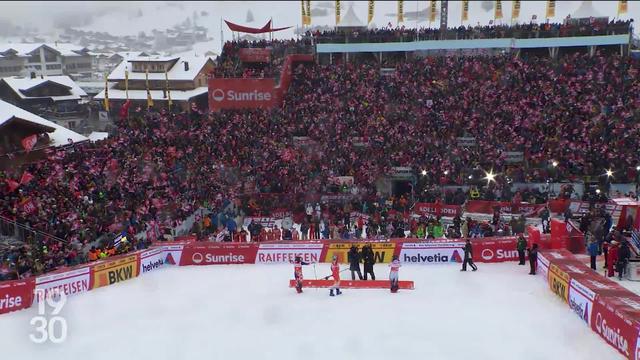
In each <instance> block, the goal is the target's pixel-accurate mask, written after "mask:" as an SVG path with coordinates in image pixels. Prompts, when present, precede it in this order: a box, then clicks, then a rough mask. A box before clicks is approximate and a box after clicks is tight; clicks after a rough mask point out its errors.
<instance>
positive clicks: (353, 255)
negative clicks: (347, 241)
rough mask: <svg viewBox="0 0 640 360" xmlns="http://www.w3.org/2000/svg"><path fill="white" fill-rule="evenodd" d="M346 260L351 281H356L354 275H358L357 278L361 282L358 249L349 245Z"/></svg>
mask: <svg viewBox="0 0 640 360" xmlns="http://www.w3.org/2000/svg"><path fill="white" fill-rule="evenodd" d="M347 258H348V259H349V270H351V280H355V279H356V274H355V273H358V278H359V279H360V280H362V273H361V272H360V252H358V248H357V247H356V246H355V245H351V249H350V250H349V253H348V254H347Z"/></svg>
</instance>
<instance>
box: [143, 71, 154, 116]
mask: <svg viewBox="0 0 640 360" xmlns="http://www.w3.org/2000/svg"><path fill="white" fill-rule="evenodd" d="M144 76H145V80H146V84H147V109H148V108H150V107H153V98H152V97H151V90H149V69H147V70H145V72H144Z"/></svg>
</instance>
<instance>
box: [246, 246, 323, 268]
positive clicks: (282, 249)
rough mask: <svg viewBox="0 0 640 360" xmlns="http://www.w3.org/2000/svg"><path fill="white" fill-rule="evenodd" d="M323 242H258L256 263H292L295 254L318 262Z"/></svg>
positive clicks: (309, 260) (305, 260)
mask: <svg viewBox="0 0 640 360" xmlns="http://www.w3.org/2000/svg"><path fill="white" fill-rule="evenodd" d="M323 248H324V245H323V244H299V243H296V244H260V247H259V249H258V254H257V257H256V263H262V264H264V263H292V262H294V261H295V257H296V256H300V257H301V258H302V261H304V262H307V263H312V262H320V256H321V254H322V249H323Z"/></svg>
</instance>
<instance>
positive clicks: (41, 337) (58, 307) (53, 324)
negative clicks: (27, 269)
mask: <svg viewBox="0 0 640 360" xmlns="http://www.w3.org/2000/svg"><path fill="white" fill-rule="evenodd" d="M36 299H38V300H39V301H38V316H34V317H33V318H31V321H30V324H31V325H32V326H34V327H35V333H31V334H29V339H30V340H31V341H33V342H34V343H36V344H43V343H45V342H47V341H51V342H52V343H54V344H60V343H62V342H64V341H65V340H66V339H67V330H68V327H67V320H66V319H65V318H64V317H62V316H58V315H59V314H60V311H62V308H63V307H64V305H65V304H66V303H67V295H66V294H65V293H64V292H62V291H59V290H58V289H54V290H52V291H49V292H45V291H44V290H43V289H37V290H36ZM46 305H48V306H49V307H50V308H51V313H50V314H49V315H50V316H51V317H50V318H47V317H46V316H45V315H46V307H47V306H46Z"/></svg>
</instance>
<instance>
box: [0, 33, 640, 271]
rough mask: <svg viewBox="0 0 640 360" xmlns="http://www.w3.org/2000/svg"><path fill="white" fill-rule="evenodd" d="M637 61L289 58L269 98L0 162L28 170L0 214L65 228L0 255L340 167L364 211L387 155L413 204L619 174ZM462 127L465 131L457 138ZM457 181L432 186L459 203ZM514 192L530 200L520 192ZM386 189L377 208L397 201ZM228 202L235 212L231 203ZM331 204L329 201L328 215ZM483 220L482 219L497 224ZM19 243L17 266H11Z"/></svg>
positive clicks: (292, 186) (630, 173) (373, 199)
mask: <svg viewBox="0 0 640 360" xmlns="http://www.w3.org/2000/svg"><path fill="white" fill-rule="evenodd" d="M229 46H236V45H233V44H231V45H229ZM283 46H284V47H285V48H286V43H285V45H283ZM223 63H224V60H223ZM638 68H639V64H638V61H635V60H632V59H630V58H626V57H620V56H617V55H606V56H605V55H604V54H601V53H597V54H596V55H595V56H593V57H590V56H588V55H585V54H579V53H575V54H570V55H566V56H564V57H561V58H560V59H559V60H557V61H554V60H552V59H547V58H538V57H530V58H518V57H514V56H511V55H502V56H494V57H430V58H417V59H409V60H406V61H402V62H400V63H398V64H396V66H395V68H394V71H392V72H386V73H381V71H380V69H379V68H377V67H375V66H372V65H368V64H351V63H349V64H344V65H327V66H322V65H317V64H312V65H306V66H302V65H301V66H298V67H297V68H296V69H295V70H294V77H293V81H292V84H291V87H290V89H289V92H288V94H287V95H286V97H285V100H284V104H283V106H282V107H281V108H276V109H271V110H269V109H256V110H233V111H221V112H212V113H202V112H200V111H197V110H195V111H192V112H190V113H180V114H174V113H168V112H166V111H165V110H161V111H159V112H156V111H151V112H143V111H141V110H140V109H137V110H136V111H132V113H131V116H130V118H129V120H121V121H120V122H119V123H118V124H117V125H118V129H117V134H115V135H114V136H112V137H110V138H109V139H107V140H104V141H99V142H96V143H86V144H77V145H75V146H73V147H69V148H68V149H67V150H59V151H54V152H52V153H50V154H49V155H48V157H47V158H46V159H43V160H41V161H38V162H36V163H33V164H30V165H27V166H26V167H24V168H20V169H16V170H15V171H14V172H8V173H0V181H1V182H3V183H5V182H6V180H8V179H19V178H20V176H21V175H24V172H27V173H29V174H31V175H33V176H34V178H33V179H31V180H30V181H28V182H27V183H25V184H22V185H20V187H19V188H18V189H12V188H11V187H10V186H6V187H3V188H2V189H0V215H2V216H3V217H5V218H9V219H11V220H16V221H18V222H19V223H21V224H26V226H28V227H30V228H33V229H36V230H39V231H42V232H44V233H48V234H52V235H54V236H56V237H59V238H62V239H64V240H65V243H60V242H59V241H57V240H55V241H47V240H46V239H45V240H42V241H38V243H37V244H35V245H29V246H31V247H30V248H21V249H13V251H11V252H10V255H7V256H5V258H8V257H10V260H11V261H10V264H13V265H11V266H13V267H14V268H21V270H19V272H20V274H21V275H23V274H24V273H25V271H26V272H27V273H39V272H41V271H47V270H51V269H53V268H55V267H56V266H60V265H61V264H70V263H74V261H77V259H78V255H79V254H78V253H79V252H82V249H84V248H86V247H87V246H89V245H90V243H91V242H93V241H94V240H95V239H99V238H105V237H106V238H110V237H111V238H112V236H113V235H114V234H117V233H119V232H121V231H126V232H127V233H128V234H137V233H140V232H142V231H146V232H147V233H148V234H149V235H150V236H149V239H150V240H153V239H155V238H157V237H158V236H161V234H162V233H163V229H165V228H169V227H172V226H175V225H176V224H177V223H178V222H179V221H181V220H184V219H185V218H186V217H188V216H189V215H191V214H192V213H194V211H195V210H197V209H199V208H201V207H204V208H208V209H212V210H213V211H214V212H219V211H220V210H221V209H226V208H227V207H228V205H229V203H230V202H234V200H237V201H238V202H240V195H241V194H243V193H248V194H256V193H281V194H326V193H330V192H331V191H336V190H337V189H336V187H335V183H334V181H333V179H335V178H336V177H341V176H347V177H353V179H354V186H351V187H349V189H348V191H349V192H348V193H346V194H340V196H345V197H348V198H355V199H357V200H356V201H359V203H358V204H359V205H357V206H362V207H364V206H365V205H363V204H366V206H367V207H369V208H372V207H375V206H376V205H375V204H380V203H381V202H386V201H385V200H384V199H381V198H380V196H379V194H378V193H377V191H376V190H377V186H376V182H377V181H378V180H379V178H380V177H381V176H382V175H384V174H390V173H392V172H393V171H394V170H393V169H394V167H405V168H409V169H411V170H412V172H413V173H414V174H417V175H418V177H419V178H420V181H419V183H418V187H417V188H416V189H414V190H415V193H416V195H417V199H418V200H427V199H426V197H427V196H431V195H433V194H431V190H430V189H432V188H433V186H434V185H447V184H451V185H458V186H462V185H466V184H467V183H469V182H474V181H475V182H476V184H474V185H478V184H477V182H478V180H480V183H482V182H485V181H484V180H482V179H481V178H480V176H479V174H481V172H482V171H483V170H487V169H492V170H493V171H494V172H495V173H497V174H499V175H498V176H497V177H496V182H495V185H492V186H493V187H485V188H483V187H482V186H479V188H480V189H481V190H482V193H483V194H485V196H492V195H490V194H493V196H496V194H497V195H499V198H500V199H502V198H503V196H504V197H505V198H506V197H508V196H509V195H510V194H508V191H509V190H507V189H506V187H507V186H506V185H505V184H509V183H510V182H545V181H547V180H553V181H558V180H577V179H579V178H580V177H582V176H584V175H594V176H597V175H601V174H602V173H604V171H605V170H606V169H613V170H614V174H615V175H614V176H615V177H616V180H618V181H634V180H635V179H636V177H637V173H636V170H635V169H636V166H637V165H638V164H639V163H640V159H639V157H638V153H637V149H638V148H639V147H640V136H639V135H640V121H639V119H640V97H638V96H637V94H639V93H640V81H639V80H638V79H639V77H638ZM461 137H465V138H473V139H474V142H473V144H471V145H469V144H466V145H460V144H459V143H458V139H459V138H461ZM510 151H511V152H513V151H520V152H522V154H523V161H521V162H516V163H511V162H507V152H510ZM552 160H553V161H554V166H551V165H550V162H551V161H552ZM485 183H486V182H485ZM469 192H471V190H469ZM456 193H457V191H454V193H453V194H452V195H446V194H442V193H441V194H440V195H437V194H436V195H434V196H436V198H437V197H440V198H441V199H442V198H443V197H444V198H447V197H448V196H449V197H450V200H451V202H452V203H456V202H457V203H459V202H460V201H461V199H462V197H461V195H460V194H459V193H458V194H456ZM422 194H426V195H422ZM516 194H519V195H518V196H520V197H521V198H522V197H527V198H532V199H539V198H543V197H544V195H543V194H540V193H539V192H538V193H536V191H534V190H532V191H530V192H524V191H522V192H519V193H516ZM422 196H425V198H422ZM511 196H516V195H515V194H513V195H511ZM494 198H497V196H496V197H494ZM362 199H366V200H365V201H363V200H362ZM401 200H402V199H398V201H397V202H396V201H391V207H398V208H399V209H400V210H402V208H406V207H407V206H408V205H409V204H407V199H406V198H405V201H404V202H403V201H401ZM536 201H537V200H536ZM27 204H28V205H29V206H26V205H27ZM297 206H301V203H297V202H291V203H289V204H287V205H286V207H287V208H289V209H293V208H295V207H297ZM241 209H242V211H247V212H248V211H249V209H248V208H247V207H245V205H244V204H242V205H241ZM345 213H347V211H345V210H344V209H342V217H343V218H344V216H345V215H344V214H345ZM363 213H365V214H367V213H372V214H373V216H372V217H370V219H371V218H373V219H374V220H371V221H372V222H370V226H367V228H371V230H365V229H364V227H360V226H357V227H356V230H355V231H357V229H359V231H360V232H361V233H362V232H363V231H365V232H366V231H374V229H375V231H374V232H372V233H370V234H367V235H371V236H376V235H381V236H392V235H393V234H394V233H395V232H397V231H399V230H398V229H403V230H404V231H409V232H413V231H414V230H415V231H416V232H417V229H418V227H417V225H416V226H415V229H413V227H414V226H413V225H412V224H411V223H410V222H404V220H402V221H400V220H396V221H398V222H399V223H396V224H394V221H393V220H390V219H393V216H391V217H385V219H384V220H383V219H382V217H384V215H383V214H382V212H381V211H379V212H378V213H379V215H378V216H379V217H380V219H379V221H378V220H377V219H376V217H377V215H375V214H376V211H371V210H368V211H363ZM340 214H341V213H340V212H339V211H337V210H336V212H335V217H336V219H340V217H341V215H340ZM309 222H310V221H309V220H307V225H309V227H311V225H312V223H309ZM313 225H314V226H315V224H313ZM334 225H335V226H336V232H335V233H333V234H331V219H329V223H328V225H327V226H325V228H328V229H329V233H330V234H331V235H336V234H338V235H339V234H340V227H339V226H340V225H341V226H342V227H343V231H342V235H340V237H344V236H352V235H351V233H350V231H351V230H352V228H353V227H352V226H351V225H348V222H347V221H344V220H343V221H339V220H334ZM493 225H494V229H493V230H492V231H494V232H495V231H497V230H503V231H504V229H499V228H497V229H496V228H495V226H496V225H498V224H493ZM428 226H429V221H428V220H425V224H424V227H427V228H428ZM433 226H434V227H437V225H433ZM474 226H475V225H474ZM239 228H240V226H239ZM318 228H319V225H318ZM344 228H346V229H347V235H344V234H345V231H344ZM486 230H487V229H484V230H482V229H480V230H479V231H481V232H480V233H482V234H486V233H487V231H486ZM444 231H448V230H444ZM461 231H462V230H460V232H461ZM469 231H471V230H469ZM434 232H435V230H434ZM314 233H315V228H314ZM425 233H426V234H428V233H429V231H428V230H427V231H426V232H425ZM438 233H439V232H438ZM354 235H356V236H357V233H356V234H354ZM425 236H426V235H425ZM434 236H435V235H434ZM133 241H135V240H133ZM100 246H102V247H104V246H105V245H104V244H103V245H100ZM133 247H134V248H138V244H134V245H133ZM74 253H75V256H74ZM21 254H22V259H25V257H26V258H29V259H31V260H28V261H32V263H30V264H22V263H21V261H20V259H21ZM25 254H26V255H25ZM25 261H27V260H25ZM36 261H37V262H38V263H39V264H40V265H37V264H36ZM21 264H22V265H24V266H22V267H21Z"/></svg>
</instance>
